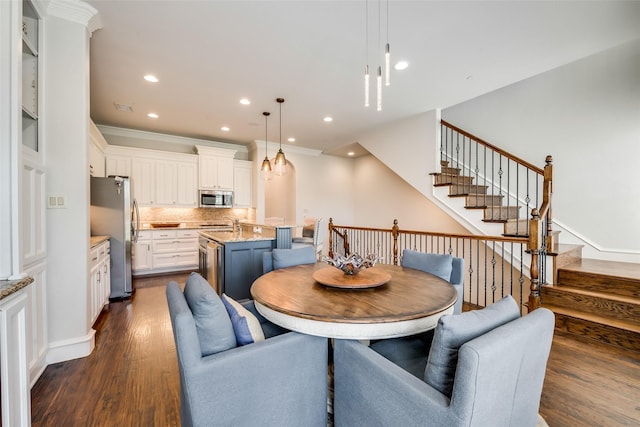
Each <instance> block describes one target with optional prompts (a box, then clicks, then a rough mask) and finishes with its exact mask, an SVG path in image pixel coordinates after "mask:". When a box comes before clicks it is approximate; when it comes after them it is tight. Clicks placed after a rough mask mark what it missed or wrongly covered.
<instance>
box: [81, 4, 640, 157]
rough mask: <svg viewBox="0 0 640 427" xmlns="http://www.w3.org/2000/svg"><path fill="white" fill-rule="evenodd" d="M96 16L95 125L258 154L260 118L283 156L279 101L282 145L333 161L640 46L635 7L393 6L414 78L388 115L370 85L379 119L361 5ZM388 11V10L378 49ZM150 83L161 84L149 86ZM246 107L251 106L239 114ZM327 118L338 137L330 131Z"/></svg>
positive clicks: (374, 13)
mask: <svg viewBox="0 0 640 427" xmlns="http://www.w3.org/2000/svg"><path fill="white" fill-rule="evenodd" d="M88 3H90V4H91V5H92V6H94V7H95V8H96V9H97V10H98V11H99V13H100V16H101V19H102V25H103V28H101V29H99V30H97V31H96V32H94V33H93V36H92V39H91V117H92V118H93V120H94V121H95V122H96V123H97V124H104V125H112V126H120V127H125V128H132V129H139V130H147V131H153V132H161V133H167V134H174V135H181V136H188V137H195V138H203V139H210V140H216V141H222V142H233V143H241V144H248V143H250V142H251V141H254V140H264V138H265V126H264V117H263V116H262V112H263V111H269V112H271V116H270V120H269V136H268V139H269V141H273V142H278V140H279V132H278V128H279V127H278V120H279V115H278V104H277V103H276V102H275V99H276V98H277V97H283V98H285V100H286V101H285V103H284V104H283V106H282V113H283V114H282V116H283V118H282V139H283V142H284V143H285V144H288V143H287V142H286V139H287V137H289V136H295V138H296V142H295V145H299V146H301V147H308V148H314V149H319V150H323V151H325V152H328V153H332V154H343V153H344V151H345V150H346V148H345V146H349V145H351V146H353V143H354V142H356V141H357V138H358V136H359V135H362V133H363V132H365V131H366V130H368V129H370V128H373V127H376V126H380V125H384V124H385V123H388V122H391V121H395V120H398V119H401V118H403V117H407V116H411V115H415V114H418V113H421V112H424V111H429V110H432V109H434V108H446V107H449V106H451V105H455V104H457V103H459V102H462V101H465V100H468V99H471V98H474V97H476V96H479V95H481V94H483V93H487V92H489V91H492V90H495V89H497V88H500V87H504V86H506V85H509V84H512V83H515V82H517V81H520V80H522V79H526V78H528V77H531V76H533V75H536V74H539V73H542V72H545V71H548V70H550V69H553V68H556V67H558V66H561V65H563V64H566V63H569V62H572V61H575V60H577V59H580V58H582V57H585V56H588V55H591V54H594V53H596V52H599V51H602V50H605V49H608V48H611V47H613V46H617V45H619V44H622V43H624V42H627V41H630V40H633V39H636V38H639V37H640V2H639V1H629V2H624V1H585V2H579V1H533V2H531V1H513V0H512V1H479V0H478V1H396V0H391V1H390V2H389V5H388V9H389V43H390V45H391V57H392V62H393V61H397V60H399V59H405V60H407V61H408V62H409V64H410V65H409V68H408V69H407V70H405V71H402V72H400V71H393V72H392V74H391V85H390V86H388V87H384V88H383V102H382V104H383V109H382V111H380V112H378V111H376V109H375V83H374V80H373V79H372V83H374V84H372V92H371V100H372V106H370V107H369V108H365V107H364V106H363V99H364V95H363V93H364V83H363V81H364V78H363V73H364V66H365V64H366V63H367V58H366V56H367V55H366V52H367V49H366V47H365V46H366V43H365V33H366V31H365V15H366V14H365V1H364V0H360V1H302V0H299V1H268V0H263V1H238V0H235V1H188V0H162V1H156V0H144V1H131V0H129V1H119V0H109V1H103V0H89V1H88ZM378 4H379V3H378V1H377V0H369V2H368V5H369V45H370V46H369V49H368V52H369V54H368V56H369V59H368V61H369V65H370V67H371V69H372V72H373V73H375V69H376V68H377V66H378V64H379V62H380V61H379V57H380V56H381V55H380V49H379V48H378V47H377V46H378V44H377V40H378ZM386 7H387V3H386V1H384V0H383V1H382V3H381V9H382V13H381V21H382V25H381V27H382V28H381V30H382V31H381V32H382V36H381V38H382V40H381V43H382V44H384V43H385V41H386V13H385V11H386ZM147 73H153V74H155V75H156V76H157V77H158V78H159V79H160V82H159V83H155V84H152V83H148V82H146V81H144V80H143V75H145V74H147ZM242 97H247V98H249V99H250V100H251V101H252V103H251V105H249V106H243V105H240V103H239V100H240V98H242ZM114 103H120V104H126V105H130V106H131V107H133V112H132V113H124V112H121V111H117V110H116V109H115V107H114ZM149 112H155V113H157V114H158V115H159V116H160V117H159V118H158V119H155V120H154V119H150V118H148V117H147V116H146V115H147V113H149ZM327 115H331V116H332V117H333V118H334V121H333V122H332V123H325V122H323V120H322V119H323V117H325V116H327ZM221 126H228V127H230V128H231V130H230V131H229V132H223V131H221V130H220V128H221ZM356 145H357V144H356ZM285 151H286V150H285Z"/></svg>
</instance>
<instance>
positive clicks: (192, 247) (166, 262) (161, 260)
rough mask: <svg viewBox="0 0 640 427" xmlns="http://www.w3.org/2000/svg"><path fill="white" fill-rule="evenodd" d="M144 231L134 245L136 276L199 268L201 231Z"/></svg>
mask: <svg viewBox="0 0 640 427" xmlns="http://www.w3.org/2000/svg"><path fill="white" fill-rule="evenodd" d="M141 233H147V234H145V235H144V236H141V237H142V238H141V239H140V238H139V239H138V243H137V244H135V245H134V258H133V267H134V272H135V273H136V275H144V274H155V273H166V272H170V271H180V270H188V269H194V270H195V269H197V268H198V230H185V229H169V230H145V231H142V232H141ZM149 259H151V260H149Z"/></svg>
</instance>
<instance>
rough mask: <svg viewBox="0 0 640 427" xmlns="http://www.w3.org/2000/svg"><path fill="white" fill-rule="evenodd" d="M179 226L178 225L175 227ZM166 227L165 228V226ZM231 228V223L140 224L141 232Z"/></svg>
mask: <svg viewBox="0 0 640 427" xmlns="http://www.w3.org/2000/svg"><path fill="white" fill-rule="evenodd" d="M174 224H177V225H174ZM163 225H164V226H163ZM220 227H228V228H231V227H232V225H231V222H229V221H217V222H216V221H192V222H178V221H176V222H169V221H166V222H149V223H146V222H145V223H142V224H140V230H195V229H198V230H202V229H206V228H220Z"/></svg>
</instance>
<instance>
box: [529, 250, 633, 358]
mask: <svg viewBox="0 0 640 427" xmlns="http://www.w3.org/2000/svg"><path fill="white" fill-rule="evenodd" d="M559 252H561V251H559ZM564 253H568V252H564ZM559 256H563V255H562V254H561V255H559ZM572 258H573V261H571V262H569V263H567V264H566V265H564V266H560V267H559V268H558V269H557V279H556V284H555V285H553V286H543V287H542V289H541V300H542V306H543V307H546V308H548V309H550V310H552V311H553V312H554V313H555V315H556V331H560V332H561V333H569V334H573V335H578V336H581V337H583V338H586V339H589V340H596V341H600V342H604V343H607V344H610V345H614V346H617V347H621V348H624V349H627V350H633V351H637V352H640V265H639V264H632V263H623V262H613V261H602V260H594V259H580V258H578V259H575V258H574V257H573V256H572Z"/></svg>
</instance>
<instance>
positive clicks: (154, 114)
mask: <svg viewBox="0 0 640 427" xmlns="http://www.w3.org/2000/svg"><path fill="white" fill-rule="evenodd" d="M147 117H149V118H152V119H157V118H158V115H157V114H156V113H149V114H147Z"/></svg>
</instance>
